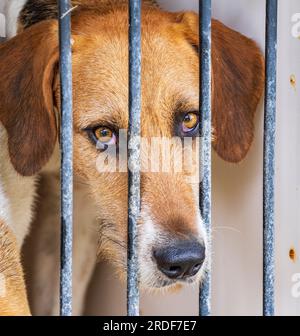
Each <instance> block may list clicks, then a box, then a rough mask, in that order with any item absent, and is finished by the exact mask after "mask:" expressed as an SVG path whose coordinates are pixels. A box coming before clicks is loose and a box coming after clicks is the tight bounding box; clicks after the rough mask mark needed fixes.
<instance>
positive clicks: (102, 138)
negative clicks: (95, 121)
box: [94, 127, 117, 145]
mask: <svg viewBox="0 0 300 336" xmlns="http://www.w3.org/2000/svg"><path fill="white" fill-rule="evenodd" d="M94 135H95V137H96V139H97V141H99V142H100V143H102V144H105V145H114V144H115V143H116V139H117V137H116V135H115V133H114V132H113V131H112V130H111V129H110V128H108V127H98V128H97V129H95V130H94Z"/></svg>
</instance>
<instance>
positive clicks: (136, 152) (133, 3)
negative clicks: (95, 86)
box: [127, 0, 141, 316]
mask: <svg viewBox="0 0 300 336" xmlns="http://www.w3.org/2000/svg"><path fill="white" fill-rule="evenodd" d="M140 124H141V0H130V1H129V129H128V252H127V253H128V261H127V314H128V316H138V315H139V281H138V254H137V221H138V217H139V214H140Z"/></svg>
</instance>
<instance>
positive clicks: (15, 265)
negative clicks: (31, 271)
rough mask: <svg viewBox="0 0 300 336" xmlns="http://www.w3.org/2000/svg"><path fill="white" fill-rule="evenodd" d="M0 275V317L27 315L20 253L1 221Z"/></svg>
mask: <svg viewBox="0 0 300 336" xmlns="http://www.w3.org/2000/svg"><path fill="white" fill-rule="evenodd" d="M0 275H1V279H0V281H2V280H4V296H1V294H0V316H12V315H14V316H18V315H19V316H23V315H29V314H30V313H29V308H28V303H27V297H26V290H25V283H24V278H23V271H22V267H21V263H20V251H19V248H18V246H17V242H16V238H15V236H14V234H13V232H11V230H9V228H8V227H7V226H6V225H5V223H4V222H3V221H1V220H0ZM2 285H3V284H2Z"/></svg>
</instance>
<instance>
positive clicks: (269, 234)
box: [263, 0, 278, 316]
mask: <svg viewBox="0 0 300 336" xmlns="http://www.w3.org/2000/svg"><path fill="white" fill-rule="evenodd" d="M277 6H278V4H277V0H267V3H266V88H265V92H266V93H265V121H264V182H263V188H264V190H263V202H264V204H263V242H264V246H263V271H264V273H263V274H264V275H263V314H264V315H265V316H272V315H274V174H275V127H276V124H275V121H276V65H277Z"/></svg>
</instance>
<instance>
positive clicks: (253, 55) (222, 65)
mask: <svg viewBox="0 0 300 336" xmlns="http://www.w3.org/2000/svg"><path fill="white" fill-rule="evenodd" d="M178 20H179V21H180V22H181V24H182V25H183V27H184V29H183V33H184V35H185V37H186V39H187V40H188V41H189V42H190V43H191V44H192V45H193V46H194V47H196V48H197V49H198V47H199V18H198V15H197V14H195V13H193V12H186V13H182V14H181V15H179V17H177V22H179V21H178ZM263 87H264V59H263V56H262V53H261V52H260V50H259V48H258V46H257V45H256V43H255V42H254V41H252V40H250V39H249V38H247V37H245V36H243V35H242V34H240V33H238V32H236V31H234V30H232V29H230V28H228V27H226V26H225V25H223V24H222V23H221V22H219V21H217V20H212V124H213V129H214V141H213V148H214V149H215V150H216V152H217V153H218V154H219V156H220V157H221V158H223V159H224V160H226V161H229V162H239V161H241V160H242V159H243V158H244V157H245V156H246V154H247V152H248V150H249V148H250V146H251V143H252V140H253V134H254V120H253V119H254V115H255V111H256V108H257V105H258V103H259V100H260V98H261V95H262V92H263Z"/></svg>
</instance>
